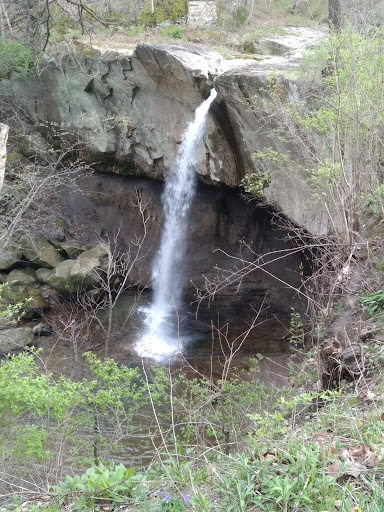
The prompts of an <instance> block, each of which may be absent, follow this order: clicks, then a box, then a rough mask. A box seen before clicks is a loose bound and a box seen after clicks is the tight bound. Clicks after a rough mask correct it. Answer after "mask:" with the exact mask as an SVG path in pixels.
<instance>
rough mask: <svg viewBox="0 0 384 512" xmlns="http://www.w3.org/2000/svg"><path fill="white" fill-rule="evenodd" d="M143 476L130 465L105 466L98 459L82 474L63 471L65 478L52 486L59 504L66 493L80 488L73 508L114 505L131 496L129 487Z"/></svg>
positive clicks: (64, 499) (87, 508)
mask: <svg viewBox="0 0 384 512" xmlns="http://www.w3.org/2000/svg"><path fill="white" fill-rule="evenodd" d="M144 479H145V477H144V475H140V474H135V468H134V467H133V468H126V467H125V466H123V465H122V464H119V465H118V466H115V464H114V463H113V462H112V463H111V464H110V465H109V467H108V466H105V465H104V464H102V463H99V464H98V465H97V466H95V465H93V466H91V467H90V468H89V469H87V471H86V472H85V473H83V474H82V475H75V476H74V477H71V476H69V475H67V478H66V480H65V481H64V482H61V483H60V484H59V485H57V486H54V487H53V489H52V490H53V493H54V495H55V496H56V497H57V498H58V501H59V503H60V504H61V505H62V504H64V502H65V501H66V499H67V497H68V493H73V492H77V493H78V492H80V496H79V497H78V498H77V499H76V503H75V506H76V510H90V509H92V510H95V506H98V505H103V504H107V505H109V506H110V507H112V508H114V506H115V505H117V504H118V503H124V502H125V501H126V499H127V498H129V497H130V496H131V494H132V490H133V488H134V487H135V486H137V485H138V483H139V482H142V481H144Z"/></svg>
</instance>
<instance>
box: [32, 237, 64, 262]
mask: <svg viewBox="0 0 384 512" xmlns="http://www.w3.org/2000/svg"><path fill="white" fill-rule="evenodd" d="M22 252H23V255H24V257H25V258H26V259H27V260H28V261H31V262H32V263H36V264H37V265H39V266H40V267H46V268H52V267H56V265H58V264H59V263H61V262H62V261H64V258H63V256H61V254H59V252H58V250H57V249H56V248H55V247H53V245H52V244H50V243H49V242H48V240H47V239H46V238H44V237H43V235H40V234H39V233H34V234H32V235H29V236H26V237H24V239H23V240H22Z"/></svg>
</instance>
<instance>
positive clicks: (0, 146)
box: [0, 123, 9, 190]
mask: <svg viewBox="0 0 384 512" xmlns="http://www.w3.org/2000/svg"><path fill="white" fill-rule="evenodd" d="M8 130H9V127H8V126H7V125H6V124H3V123H0V190H1V189H2V188H3V183H4V173H5V160H6V156H7V139H8Z"/></svg>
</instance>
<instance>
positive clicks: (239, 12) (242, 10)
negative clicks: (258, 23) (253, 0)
mask: <svg viewBox="0 0 384 512" xmlns="http://www.w3.org/2000/svg"><path fill="white" fill-rule="evenodd" d="M248 19H249V11H248V9H247V8H246V7H245V6H244V5H239V6H238V7H236V9H235V11H234V13H233V20H234V22H235V25H236V26H237V27H242V26H243V25H245V24H246V23H247V21H248Z"/></svg>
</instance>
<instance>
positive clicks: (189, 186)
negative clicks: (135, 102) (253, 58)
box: [137, 89, 217, 359]
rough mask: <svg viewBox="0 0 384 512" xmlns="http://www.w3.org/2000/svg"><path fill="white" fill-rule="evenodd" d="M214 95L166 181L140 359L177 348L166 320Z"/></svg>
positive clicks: (179, 287)
mask: <svg viewBox="0 0 384 512" xmlns="http://www.w3.org/2000/svg"><path fill="white" fill-rule="evenodd" d="M216 94H217V93H216V91H215V89H212V90H211V93H210V95H209V97H208V98H207V99H206V100H205V101H204V102H203V103H202V104H201V105H200V106H199V107H198V108H197V109H196V111H195V118H194V120H193V121H191V122H190V123H189V124H188V126H187V128H186V130H185V132H184V135H183V139H182V143H181V146H180V148H179V151H178V154H177V157H176V162H175V168H174V172H173V173H171V174H169V175H168V176H167V177H166V180H165V187H164V193H163V207H164V226H163V232H162V236H161V242H160V249H159V251H158V253H157V256H156V258H155V262H154V265H153V271H152V280H153V290H154V298H153V304H152V307H151V308H150V311H149V312H148V324H149V329H148V334H146V335H145V336H144V337H143V339H142V340H141V341H140V342H139V344H138V346H137V350H138V352H139V353H140V354H141V355H143V356H147V357H153V358H155V359H160V358H161V356H163V355H166V354H168V353H171V352H173V351H174V350H175V349H176V348H177V340H175V339H174V336H172V333H169V326H168V325H167V324H168V320H167V319H168V317H169V315H170V314H171V313H172V311H174V310H175V308H177V307H178V306H179V304H180V299H181V295H182V291H183V284H184V279H185V274H184V271H183V261H184V256H185V250H186V232H187V229H188V224H189V212H190V208H191V205H192V201H193V199H194V196H195V192H196V176H195V175H196V172H195V168H196V164H197V159H196V152H197V149H198V146H199V144H200V142H201V140H202V138H203V135H204V129H205V124H206V119H207V115H208V111H209V107H210V105H211V103H212V102H213V100H214V99H215V97H216Z"/></svg>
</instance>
